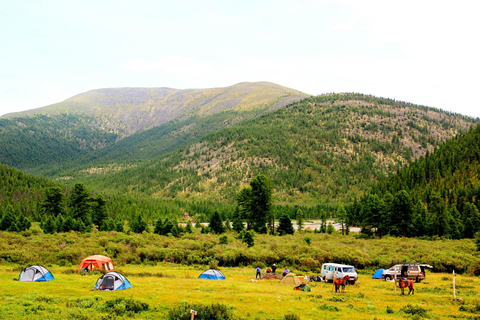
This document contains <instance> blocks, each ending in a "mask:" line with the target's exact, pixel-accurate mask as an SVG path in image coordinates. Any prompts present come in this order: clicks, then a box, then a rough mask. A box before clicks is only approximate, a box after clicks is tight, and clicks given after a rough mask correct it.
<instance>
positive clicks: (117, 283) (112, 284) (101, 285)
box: [94, 271, 132, 290]
mask: <svg viewBox="0 0 480 320" xmlns="http://www.w3.org/2000/svg"><path fill="white" fill-rule="evenodd" d="M131 287H132V285H131V284H130V281H128V280H127V278H125V277H124V276H123V275H122V274H120V273H118V272H114V271H112V272H108V273H105V274H104V275H103V276H101V277H100V278H98V280H97V283H96V284H95V288H94V290H123V289H128V288H131Z"/></svg>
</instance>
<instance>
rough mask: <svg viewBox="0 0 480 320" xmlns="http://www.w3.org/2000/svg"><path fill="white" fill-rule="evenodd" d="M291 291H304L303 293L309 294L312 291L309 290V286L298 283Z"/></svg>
mask: <svg viewBox="0 0 480 320" xmlns="http://www.w3.org/2000/svg"><path fill="white" fill-rule="evenodd" d="M293 290H299V291H305V292H310V291H312V289H310V286H309V285H308V284H306V283H305V282H302V283H300V284H299V285H298V286H296V287H295V288H293Z"/></svg>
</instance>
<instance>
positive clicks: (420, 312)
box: [400, 304, 428, 318]
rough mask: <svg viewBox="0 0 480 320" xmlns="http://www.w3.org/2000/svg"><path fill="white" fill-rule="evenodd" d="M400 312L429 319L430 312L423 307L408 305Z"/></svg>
mask: <svg viewBox="0 0 480 320" xmlns="http://www.w3.org/2000/svg"><path fill="white" fill-rule="evenodd" d="M400 311H402V312H403V313H406V314H409V315H412V316H414V315H417V316H419V317H421V318H428V310H427V309H425V308H424V307H422V306H412V305H410V304H407V305H406V306H405V307H403V308H401V309H400Z"/></svg>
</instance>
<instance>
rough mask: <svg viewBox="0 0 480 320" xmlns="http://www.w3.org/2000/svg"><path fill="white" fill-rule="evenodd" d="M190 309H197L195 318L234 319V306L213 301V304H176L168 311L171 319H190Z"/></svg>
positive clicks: (197, 319) (199, 319) (198, 319)
mask: <svg viewBox="0 0 480 320" xmlns="http://www.w3.org/2000/svg"><path fill="white" fill-rule="evenodd" d="M190 310H195V311H197V315H196V316H195V320H210V319H215V320H233V319H235V318H234V312H233V308H231V307H227V306H226V305H224V304H221V303H213V304H211V305H204V304H200V303H198V304H188V303H183V304H180V305H177V306H174V307H173V308H172V309H171V310H170V311H169V312H168V318H167V319H169V320H190V319H191V314H190Z"/></svg>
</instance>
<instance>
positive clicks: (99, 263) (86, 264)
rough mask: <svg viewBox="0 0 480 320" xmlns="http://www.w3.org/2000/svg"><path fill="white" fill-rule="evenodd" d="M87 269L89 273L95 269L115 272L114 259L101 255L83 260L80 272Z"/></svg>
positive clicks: (79, 268)
mask: <svg viewBox="0 0 480 320" xmlns="http://www.w3.org/2000/svg"><path fill="white" fill-rule="evenodd" d="M85 268H87V269H88V270H89V271H92V270H93V269H100V270H102V269H105V271H113V270H115V268H114V267H113V262H112V259H110V258H109V257H105V256H101V255H95V256H90V257H87V258H85V259H83V260H82V262H81V263H80V266H79V267H78V270H81V269H85Z"/></svg>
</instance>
